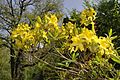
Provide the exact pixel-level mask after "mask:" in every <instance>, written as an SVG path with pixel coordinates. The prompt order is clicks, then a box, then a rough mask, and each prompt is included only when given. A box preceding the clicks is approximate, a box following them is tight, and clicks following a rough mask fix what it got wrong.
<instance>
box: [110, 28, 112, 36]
mask: <svg viewBox="0 0 120 80" xmlns="http://www.w3.org/2000/svg"><path fill="white" fill-rule="evenodd" d="M110 36H112V29H110V31H109V37H110Z"/></svg>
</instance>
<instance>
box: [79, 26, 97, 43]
mask: <svg viewBox="0 0 120 80" xmlns="http://www.w3.org/2000/svg"><path fill="white" fill-rule="evenodd" d="M80 37H81V38H84V39H86V40H87V41H88V43H89V42H91V40H92V39H94V38H96V39H97V36H96V35H95V34H94V33H93V32H92V31H91V30H88V29H87V28H85V27H84V28H83V29H82V33H81V34H80Z"/></svg>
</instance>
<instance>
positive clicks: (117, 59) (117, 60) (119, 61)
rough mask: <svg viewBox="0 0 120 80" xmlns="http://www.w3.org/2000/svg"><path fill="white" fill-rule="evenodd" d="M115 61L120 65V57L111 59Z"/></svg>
mask: <svg viewBox="0 0 120 80" xmlns="http://www.w3.org/2000/svg"><path fill="white" fill-rule="evenodd" d="M111 59H112V60H113V61H115V62H116V63H118V64H120V56H112V58H111Z"/></svg>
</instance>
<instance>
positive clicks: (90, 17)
mask: <svg viewBox="0 0 120 80" xmlns="http://www.w3.org/2000/svg"><path fill="white" fill-rule="evenodd" d="M95 16H96V12H95V10H94V9H93V8H88V9H85V10H83V11H82V12H81V15H80V18H81V21H80V23H81V25H82V24H84V25H85V26H88V25H89V24H91V22H93V21H94V20H95Z"/></svg>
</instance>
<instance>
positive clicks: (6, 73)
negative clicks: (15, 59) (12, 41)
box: [0, 47, 12, 80]
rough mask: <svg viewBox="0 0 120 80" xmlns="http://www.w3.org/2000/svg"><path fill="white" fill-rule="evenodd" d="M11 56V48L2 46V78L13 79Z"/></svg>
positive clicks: (0, 67)
mask: <svg viewBox="0 0 120 80" xmlns="http://www.w3.org/2000/svg"><path fill="white" fill-rule="evenodd" d="M6 53H7V54H6ZM9 56H10V55H9V50H8V49H7V48H5V47H3V48H0V80H12V79H11V75H10V72H11V71H10V64H9V61H10V57H9Z"/></svg>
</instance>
